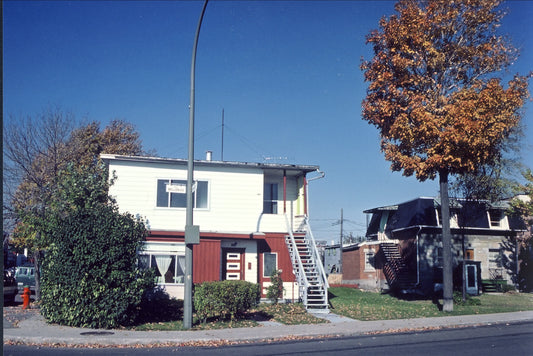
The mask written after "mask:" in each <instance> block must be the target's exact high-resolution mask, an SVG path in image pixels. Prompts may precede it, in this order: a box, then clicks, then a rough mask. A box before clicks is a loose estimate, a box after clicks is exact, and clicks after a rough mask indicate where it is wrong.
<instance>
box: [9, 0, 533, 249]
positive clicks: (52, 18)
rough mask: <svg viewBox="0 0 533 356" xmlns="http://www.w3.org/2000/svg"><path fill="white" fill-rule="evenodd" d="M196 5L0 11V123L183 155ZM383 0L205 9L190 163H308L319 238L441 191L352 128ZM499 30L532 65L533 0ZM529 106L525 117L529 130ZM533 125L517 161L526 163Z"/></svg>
mask: <svg viewBox="0 0 533 356" xmlns="http://www.w3.org/2000/svg"><path fill="white" fill-rule="evenodd" d="M202 4H203V2H202V1H94V2H93V1H27V2H25V1H12V0H5V1H4V2H3V7H4V8H3V16H4V19H3V21H4V24H3V25H4V30H3V31H4V32H3V36H4V39H3V40H4V43H3V46H4V58H3V65H4V68H3V69H4V78H3V79H4V80H3V96H4V98H3V100H4V108H3V109H4V112H3V114H4V120H5V121H9V120H10V116H11V117H20V116H26V115H36V114H38V113H40V112H42V111H43V110H44V109H45V108H46V107H48V106H59V107H60V108H62V109H63V110H65V111H70V112H72V113H74V114H75V116H76V117H77V118H78V119H80V120H82V119H87V120H91V121H92V120H97V121H100V122H101V123H102V127H104V126H105V125H107V123H108V122H109V121H110V120H112V119H114V118H120V119H124V120H126V121H128V122H131V123H133V124H134V125H135V126H136V128H137V130H138V131H139V132H140V133H141V137H142V140H143V143H144V146H145V148H147V149H150V148H152V149H155V150H156V151H157V153H158V154H159V155H160V156H162V157H175V158H186V157H187V140H188V119H189V109H188V105H189V90H190V65H191V50H192V44H193V38H194V32H195V30H196V24H197V21H198V16H199V14H200V10H201V8H202ZM393 5H394V2H392V1H266V2H265V1H217V0H212V1H210V3H209V5H208V7H207V11H206V14H205V17H204V21H203V24H202V30H201V34H200V41H199V45H198V54H197V65H196V135H195V136H196V145H195V153H196V158H204V157H205V152H206V151H207V150H211V151H213V159H215V160H218V159H220V158H221V136H222V135H221V119H222V110H223V109H224V112H225V115H224V116H225V132H224V160H230V161H246V162H277V163H299V164H315V165H319V166H320V167H321V170H323V171H324V172H325V173H326V176H325V178H324V179H320V180H316V181H312V182H311V183H310V217H311V222H312V227H313V230H314V233H315V236H316V237H317V238H319V239H323V240H328V241H331V240H335V239H338V236H339V225H335V222H336V221H337V220H338V219H339V218H340V210H341V208H342V209H343V210H344V218H345V219H346V221H345V224H344V230H345V232H346V233H350V232H352V233H353V234H354V235H362V234H364V230H365V224H366V219H365V215H364V214H363V213H362V211H363V210H365V209H369V208H373V207H376V206H382V205H388V204H392V203H399V202H403V201H406V200H410V199H413V198H415V197H418V196H436V195H437V194H438V182H436V181H428V182H424V183H420V182H418V181H417V180H416V179H414V178H412V177H410V178H406V177H403V176H402V175H401V173H398V172H396V173H393V172H391V171H390V169H389V163H388V162H387V161H385V159H384V157H383V155H382V153H381V152H380V150H379V137H378V132H377V130H376V129H375V128H374V127H373V126H370V125H369V124H367V123H366V122H365V121H363V120H362V119H361V101H362V99H363V98H364V96H365V90H366V83H365V82H364V81H363V75H362V72H361V71H360V70H359V65H360V62H361V57H364V58H366V59H370V57H371V54H372V52H371V47H370V46H367V45H365V36H366V35H367V34H368V33H369V31H370V30H372V29H375V28H377V25H378V21H379V18H380V17H381V16H382V15H390V14H392V13H393ZM504 6H505V7H507V8H508V9H509V11H510V13H509V15H507V17H506V18H505V19H504V22H503V26H502V27H501V30H502V31H503V32H506V33H508V34H510V35H511V37H512V38H513V43H514V44H515V46H517V47H520V48H521V57H520V58H519V60H518V61H517V62H516V63H515V65H514V66H513V67H512V68H511V74H512V73H516V72H518V73H520V74H526V73H527V72H529V71H531V70H533V68H532V67H533V66H532V63H533V52H532V50H533V39H532V33H533V32H532V31H531V30H532V24H531V18H533V1H509V2H507V3H505V4H504ZM532 104H533V103H531V102H528V104H527V106H526V108H525V112H524V123H525V124H526V125H528V124H529V123H530V122H531V117H532V115H533V110H532ZM532 142H533V128H532V127H531V125H529V127H526V137H525V139H524V143H525V144H526V145H525V146H526V147H525V148H524V151H523V152H522V155H523V162H524V163H525V164H526V165H527V166H529V167H532V168H533V158H532V157H533V155H532V153H533V152H532V147H531V144H532Z"/></svg>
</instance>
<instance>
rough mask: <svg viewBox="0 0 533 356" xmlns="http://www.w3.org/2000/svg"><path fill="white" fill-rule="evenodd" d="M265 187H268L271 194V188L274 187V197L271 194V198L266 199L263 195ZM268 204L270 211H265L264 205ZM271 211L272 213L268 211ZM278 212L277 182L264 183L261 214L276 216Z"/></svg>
mask: <svg viewBox="0 0 533 356" xmlns="http://www.w3.org/2000/svg"><path fill="white" fill-rule="evenodd" d="M267 186H270V191H271V192H272V187H273V186H276V196H274V194H271V196H269V197H267V196H266V195H265V192H266V189H267ZM267 203H268V204H270V207H271V208H272V209H268V210H267V209H265V204H267ZM270 210H272V211H270ZM278 212H279V183H277V182H265V183H264V184H263V214H272V215H276V214H278Z"/></svg>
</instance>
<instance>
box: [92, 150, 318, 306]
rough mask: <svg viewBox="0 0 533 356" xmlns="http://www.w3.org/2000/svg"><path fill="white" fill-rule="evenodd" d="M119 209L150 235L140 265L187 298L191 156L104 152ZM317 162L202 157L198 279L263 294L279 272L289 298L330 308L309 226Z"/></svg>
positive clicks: (197, 175) (197, 183) (196, 215)
mask: <svg viewBox="0 0 533 356" xmlns="http://www.w3.org/2000/svg"><path fill="white" fill-rule="evenodd" d="M101 158H102V159H103V160H104V161H105V162H106V163H107V165H108V167H109V172H110V176H111V177H115V178H114V183H113V184H112V186H111V187H110V192H109V193H110V195H111V196H112V197H114V198H115V199H116V201H117V204H118V207H119V209H120V211H123V212H129V213H131V214H133V215H136V216H139V217H141V218H143V219H144V220H145V222H146V225H147V227H148V230H149V235H148V237H147V239H146V243H145V246H144V249H143V251H141V252H140V263H141V264H142V265H143V266H145V267H147V268H153V269H154V270H155V271H156V274H157V278H158V284H159V286H160V287H161V288H163V289H165V290H166V291H167V292H168V294H169V295H171V296H174V297H177V298H182V297H183V293H184V284H183V278H184V269H185V243H184V230H185V214H186V180H187V160H184V159H168V158H155V157H132V156H119V155H109V154H104V155H102V156H101ZM318 169H319V167H318V166H312V165H292V164H265V163H245V162H227V161H212V160H210V159H206V160H197V161H195V163H194V174H193V175H194V184H193V205H194V206H193V219H194V225H199V227H200V243H199V244H198V245H195V246H194V248H193V260H194V263H193V282H194V283H201V282H204V281H219V280H245V281H249V282H253V283H259V284H260V285H261V286H262V289H263V295H265V289H266V288H267V287H268V285H269V284H270V275H271V274H272V272H273V271H274V270H276V269H277V270H281V277H282V279H283V281H284V284H283V285H284V298H285V299H289V300H302V301H303V302H304V303H305V304H306V306H308V307H309V308H316V309H325V310H327V281H326V278H325V274H324V270H323V267H322V264H321V261H320V258H319V257H318V252H317V250H316V245H315V242H314V238H313V235H312V232H311V229H310V226H309V224H308V220H307V216H308V184H307V183H308V181H307V179H308V178H307V175H308V174H310V173H313V172H319V170H318Z"/></svg>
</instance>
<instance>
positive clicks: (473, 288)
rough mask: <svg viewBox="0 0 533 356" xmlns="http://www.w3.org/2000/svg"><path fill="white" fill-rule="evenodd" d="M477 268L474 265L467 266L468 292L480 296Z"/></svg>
mask: <svg viewBox="0 0 533 356" xmlns="http://www.w3.org/2000/svg"><path fill="white" fill-rule="evenodd" d="M477 279H478V276H477V266H476V265H474V264H472V265H471V264H467V265H466V292H467V293H468V294H471V295H478V294H479V290H478V285H477Z"/></svg>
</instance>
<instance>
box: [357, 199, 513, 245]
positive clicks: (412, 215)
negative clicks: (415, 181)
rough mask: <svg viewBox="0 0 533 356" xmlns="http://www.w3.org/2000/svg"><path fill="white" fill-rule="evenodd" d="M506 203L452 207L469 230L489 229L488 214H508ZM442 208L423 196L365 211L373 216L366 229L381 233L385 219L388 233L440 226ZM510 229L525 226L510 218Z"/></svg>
mask: <svg viewBox="0 0 533 356" xmlns="http://www.w3.org/2000/svg"><path fill="white" fill-rule="evenodd" d="M507 206H508V205H507V204H506V203H505V202H497V203H490V202H488V201H483V200H478V201H472V200H461V199H450V208H451V209H452V210H455V211H458V212H459V214H458V219H459V221H458V223H459V225H460V226H464V227H466V228H476V229H490V224H489V219H488V215H487V212H488V211H492V210H500V211H505V210H506V208H507ZM438 208H440V199H437V198H428V197H420V198H416V199H413V200H409V201H406V202H404V203H400V204H397V205H389V206H384V207H378V208H374V209H369V210H365V211H364V212H365V213H372V219H371V221H370V224H369V226H368V229H367V234H366V235H367V236H373V235H375V234H377V232H378V231H379V230H380V225H381V224H382V216H385V215H384V214H386V213H387V214H388V215H387V216H386V225H385V230H386V231H397V230H403V229H406V228H411V227H416V226H418V227H420V226H424V227H439V223H438V220H437V219H438V215H437V211H436V209H438ZM508 221H509V228H510V229H513V230H514V229H516V230H521V229H523V226H522V224H521V223H520V221H518V220H517V219H513V218H511V217H509V219H508Z"/></svg>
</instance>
